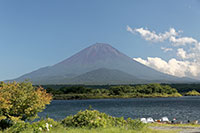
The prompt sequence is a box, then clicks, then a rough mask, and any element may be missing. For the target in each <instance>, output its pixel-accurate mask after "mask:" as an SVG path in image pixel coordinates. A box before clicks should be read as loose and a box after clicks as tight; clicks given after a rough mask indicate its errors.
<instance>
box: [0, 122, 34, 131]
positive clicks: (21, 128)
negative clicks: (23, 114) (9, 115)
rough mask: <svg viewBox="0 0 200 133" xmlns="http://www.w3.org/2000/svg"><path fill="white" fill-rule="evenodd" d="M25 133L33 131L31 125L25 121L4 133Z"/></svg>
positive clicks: (17, 123)
mask: <svg viewBox="0 0 200 133" xmlns="http://www.w3.org/2000/svg"><path fill="white" fill-rule="evenodd" d="M23 131H33V129H32V126H31V124H30V123H25V122H23V121H20V122H16V123H14V124H13V125H12V126H11V127H10V128H8V129H7V130H5V131H4V132H5V133H21V132H23Z"/></svg>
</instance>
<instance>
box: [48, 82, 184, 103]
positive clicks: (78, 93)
mask: <svg viewBox="0 0 200 133" xmlns="http://www.w3.org/2000/svg"><path fill="white" fill-rule="evenodd" d="M47 92H49V93H51V94H53V98H54V99H55V100H57V99H59V100H64V99H100V98H135V97H141V98H144V97H180V96H181V94H179V93H178V91H177V90H176V89H175V88H172V87H170V86H168V85H161V84H156V83H155V84H147V85H136V86H129V85H123V86H110V87H109V88H108V89H103V88H102V89H93V88H88V87H84V86H70V87H61V88H59V89H53V88H47Z"/></svg>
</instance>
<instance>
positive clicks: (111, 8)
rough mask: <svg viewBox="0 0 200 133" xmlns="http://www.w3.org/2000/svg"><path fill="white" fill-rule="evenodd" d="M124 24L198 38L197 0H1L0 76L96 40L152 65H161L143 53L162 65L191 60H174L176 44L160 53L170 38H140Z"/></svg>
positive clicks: (3, 77)
mask: <svg viewBox="0 0 200 133" xmlns="http://www.w3.org/2000/svg"><path fill="white" fill-rule="evenodd" d="M127 26H129V27H130V28H131V29H132V30H133V31H134V30H136V29H139V28H144V29H146V30H148V31H151V32H152V33H153V31H155V32H156V34H159V33H165V32H166V31H169V29H170V28H174V29H175V30H176V31H177V32H178V31H182V32H180V34H181V36H184V37H192V38H194V39H196V40H197V41H200V1H197V0H176V1H175V0H165V1H160V0H151V1H147V0H126V1H122V0H109V1H108V0H95V1H94V0H84V1H83V0H18V1H16V0H4V1H0V61H1V63H0V80H6V79H12V78H16V77H19V76H21V75H23V74H25V73H27V72H31V71H33V70H36V69H38V68H40V67H44V66H49V65H53V64H55V63H58V62H59V61H62V60H63V59H66V58H67V57H70V56H71V55H73V54H74V53H76V52H78V51H80V50H82V49H83V48H85V47H87V46H89V45H92V44H94V43H96V42H103V43H109V44H111V45H112V46H113V47H115V48H117V49H118V50H120V51H121V52H123V53H125V54H127V55H128V56H130V57H132V58H141V60H138V61H141V62H142V61H147V62H145V63H146V65H149V66H150V67H152V68H155V69H160V68H157V66H154V65H155V64H153V65H152V64H150V63H149V62H148V61H149V60H148V59H147V58H148V57H151V58H152V59H155V58H156V57H157V58H160V59H161V61H166V62H167V63H169V62H168V61H169V60H171V59H172V58H175V59H176V60H178V61H183V62H185V61H191V59H187V60H186V59H183V58H179V57H178V56H177V52H176V50H177V49H178V48H174V47H173V49H175V51H174V52H170V51H169V52H163V50H162V49H161V47H164V48H167V47H169V46H170V47H171V48H172V46H171V45H170V43H171V42H169V41H161V42H154V41H153V42H152V41H149V40H145V36H142V35H141V33H138V32H135V31H134V33H131V32H130V31H127ZM179 36H180V35H179ZM186 52H188V51H186ZM195 61H196V60H195ZM193 62H194V61H191V63H193ZM148 63H149V64H148ZM151 63H152V62H151ZM168 65H169V64H168ZM197 67H198V65H197ZM161 69H163V68H161ZM160 71H162V70H160ZM174 75H175V74H174ZM190 75H191V74H190ZM190 75H189V76H190ZM193 76H194V75H193ZM197 76H198V75H197Z"/></svg>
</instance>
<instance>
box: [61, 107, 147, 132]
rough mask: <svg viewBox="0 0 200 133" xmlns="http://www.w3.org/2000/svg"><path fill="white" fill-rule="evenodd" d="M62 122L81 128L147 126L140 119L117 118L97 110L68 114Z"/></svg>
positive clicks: (135, 127)
mask: <svg viewBox="0 0 200 133" xmlns="http://www.w3.org/2000/svg"><path fill="white" fill-rule="evenodd" d="M62 124H63V125H64V126H65V127H79V128H107V127H120V128H126V129H140V128H143V127H144V126H145V124H143V123H142V122H140V121H138V120H132V119H130V118H129V119H127V120H125V119H124V118H123V117H120V118H117V117H112V116H109V115H107V114H105V113H101V112H99V111H97V110H85V111H80V112H78V113H77V114H75V115H74V116H68V117H66V118H65V119H64V120H63V121H62Z"/></svg>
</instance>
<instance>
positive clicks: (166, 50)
mask: <svg viewBox="0 0 200 133" xmlns="http://www.w3.org/2000/svg"><path fill="white" fill-rule="evenodd" d="M161 49H162V50H163V51H164V52H169V51H173V49H172V48H165V47H161Z"/></svg>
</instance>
